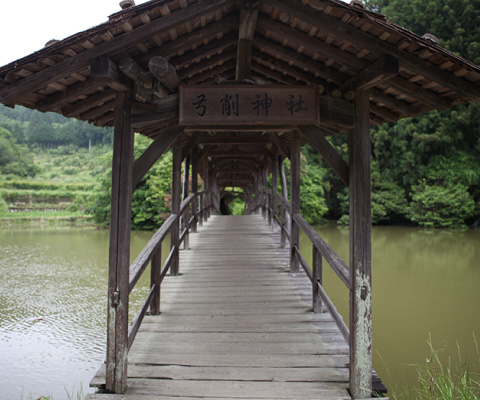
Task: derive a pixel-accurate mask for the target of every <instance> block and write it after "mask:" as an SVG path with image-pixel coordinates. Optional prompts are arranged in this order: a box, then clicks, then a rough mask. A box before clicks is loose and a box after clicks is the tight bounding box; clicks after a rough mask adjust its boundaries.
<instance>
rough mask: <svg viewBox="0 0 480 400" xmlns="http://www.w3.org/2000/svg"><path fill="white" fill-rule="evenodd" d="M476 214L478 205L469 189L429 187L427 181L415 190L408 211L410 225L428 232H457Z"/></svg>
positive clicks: (413, 189)
mask: <svg viewBox="0 0 480 400" xmlns="http://www.w3.org/2000/svg"><path fill="white" fill-rule="evenodd" d="M474 212H475V202H474V201H473V199H472V196H471V195H470V194H469V192H468V190H467V187H466V186H464V185H461V184H458V185H455V186H447V187H444V186H440V185H436V184H433V185H429V184H427V183H426V181H423V182H421V183H420V184H418V185H416V186H414V187H413V188H412V201H411V203H410V207H408V209H407V214H408V217H409V218H410V220H411V221H413V222H416V223H418V224H419V225H421V226H425V227H428V228H457V227H461V226H464V221H465V219H467V218H469V217H472V216H473V214H474Z"/></svg>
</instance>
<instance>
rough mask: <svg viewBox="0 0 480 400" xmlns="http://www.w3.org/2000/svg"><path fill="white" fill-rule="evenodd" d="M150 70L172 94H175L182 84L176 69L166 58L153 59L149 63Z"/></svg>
mask: <svg viewBox="0 0 480 400" xmlns="http://www.w3.org/2000/svg"><path fill="white" fill-rule="evenodd" d="M148 69H149V70H150V72H151V74H152V75H153V76H154V77H156V78H157V79H158V80H159V81H160V82H162V83H163V85H164V86H165V87H166V88H167V89H168V90H170V92H175V90H177V87H178V85H180V83H181V80H180V77H179V76H178V75H177V73H176V72H175V68H173V66H172V65H171V64H170V63H169V62H168V61H167V59H166V58H164V57H161V56H158V57H152V58H151V59H150V61H149V62H148Z"/></svg>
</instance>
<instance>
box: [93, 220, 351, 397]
mask: <svg viewBox="0 0 480 400" xmlns="http://www.w3.org/2000/svg"><path fill="white" fill-rule="evenodd" d="M190 248H191V250H182V251H181V252H180V264H181V268H180V271H181V274H180V275H178V276H169V277H167V278H166V279H165V280H164V282H163V285H162V292H161V293H162V302H161V307H162V309H161V314H160V315H157V316H146V317H145V320H144V322H143V324H142V326H141V328H140V330H139V332H138V334H137V338H136V340H135V342H134V343H133V345H132V348H131V350H130V353H129V364H128V389H127V391H126V393H125V394H123V395H109V394H99V393H97V394H95V395H91V396H87V399H97V400H110V399H128V400H130V399H141V400H148V399H153V398H155V399H166V398H172V397H174V398H175V399H185V400H186V399H193V398H202V399H214V398H216V399H218V398H222V399H240V398H242V399H249V398H250V399H313V398H317V399H318V398H321V399H326V400H329V399H332V400H333V399H335V400H340V399H347V398H349V396H348V392H347V387H348V376H349V372H348V362H349V359H348V354H349V349H348V345H347V344H346V343H345V341H344V340H343V339H342V337H341V335H340V334H339V332H338V328H337V327H336V325H335V323H334V322H333V320H332V318H331V316H330V315H329V314H328V313H320V314H313V313H312V312H311V297H310V298H305V300H303V299H302V296H304V295H303V293H302V292H303V289H302V290H298V287H301V288H303V286H301V285H300V286H299V284H298V282H300V281H301V282H303V283H302V284H304V280H303V279H306V278H305V277H304V274H303V278H302V277H301V275H300V273H299V274H296V275H291V274H290V273H289V251H288V250H285V249H281V248H280V234H279V233H272V230H271V228H270V227H269V226H268V225H267V224H266V223H265V222H264V220H263V219H262V217H261V216H260V215H253V216H242V217H234V216H213V217H211V219H210V220H209V221H208V222H207V223H206V224H204V225H203V226H201V227H198V233H197V234H194V235H191V242H190ZM310 296H311V287H310ZM103 383H104V369H103V368H102V369H101V370H100V371H99V372H98V373H97V375H96V377H95V378H94V379H93V381H92V385H94V386H101V385H102V384H103Z"/></svg>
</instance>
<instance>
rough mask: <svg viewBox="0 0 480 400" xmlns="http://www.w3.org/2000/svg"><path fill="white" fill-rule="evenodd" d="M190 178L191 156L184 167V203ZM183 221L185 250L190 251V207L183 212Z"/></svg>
mask: <svg viewBox="0 0 480 400" xmlns="http://www.w3.org/2000/svg"><path fill="white" fill-rule="evenodd" d="M189 178H190V154H188V155H187V157H186V158H185V162H184V165H183V189H182V201H183V200H185V199H186V198H187V197H188V187H189V181H190V179H189ZM189 207H190V206H189ZM181 221H182V223H181V224H180V226H181V232H183V231H184V230H185V229H186V233H185V239H184V242H183V248H184V249H188V248H189V231H190V228H189V226H188V222H189V221H190V212H189V208H188V207H187V208H186V209H185V211H184V212H183V215H182V218H181Z"/></svg>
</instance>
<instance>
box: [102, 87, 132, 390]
mask: <svg viewBox="0 0 480 400" xmlns="http://www.w3.org/2000/svg"><path fill="white" fill-rule="evenodd" d="M128 100H129V92H117V94H116V99H115V116H114V121H115V129H114V140H113V161H112V193H111V209H110V246H109V261H108V307H107V371H106V390H108V391H110V392H114V393H123V392H125V390H126V388H127V353H128V297H129V296H128V295H129V290H128V283H129V267H130V224H131V222H130V220H131V211H132V190H133V184H132V175H133V138H134V135H133V130H132V124H131V109H130V106H129V103H128Z"/></svg>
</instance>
